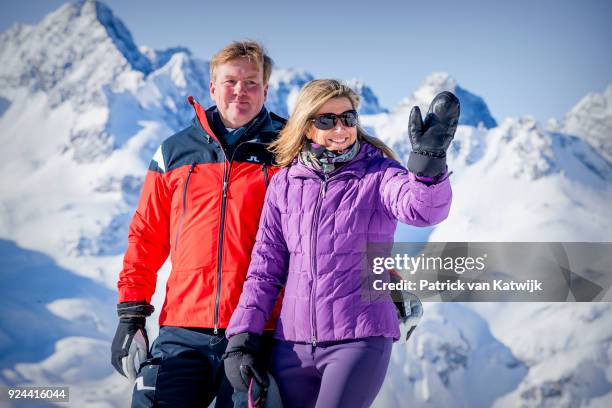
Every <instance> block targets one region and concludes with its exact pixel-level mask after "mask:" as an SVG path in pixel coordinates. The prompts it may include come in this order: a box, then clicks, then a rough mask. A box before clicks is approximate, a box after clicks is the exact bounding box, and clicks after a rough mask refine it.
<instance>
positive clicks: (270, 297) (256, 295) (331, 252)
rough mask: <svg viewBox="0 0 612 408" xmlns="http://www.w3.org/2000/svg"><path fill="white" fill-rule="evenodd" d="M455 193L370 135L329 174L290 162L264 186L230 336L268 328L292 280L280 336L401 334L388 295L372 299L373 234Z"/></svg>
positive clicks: (431, 212) (387, 236)
mask: <svg viewBox="0 0 612 408" xmlns="http://www.w3.org/2000/svg"><path fill="white" fill-rule="evenodd" d="M451 196H452V193H451V187H450V182H449V180H448V177H446V178H445V179H444V180H443V181H441V182H439V183H437V184H434V185H431V186H428V185H426V184H424V183H422V182H419V181H417V180H416V178H415V176H414V175H413V174H412V173H409V172H408V170H406V169H405V168H404V167H402V166H401V165H400V164H399V163H397V162H396V161H394V160H391V159H388V158H385V157H383V155H382V152H381V151H380V150H379V149H378V148H376V147H374V146H372V145H370V144H368V143H365V142H363V143H362V147H361V150H360V151H359V153H358V154H357V156H356V157H355V158H354V159H353V160H352V161H350V162H349V163H347V164H345V165H344V166H342V167H341V168H340V169H338V170H337V171H334V172H332V173H331V174H330V176H329V178H328V179H327V180H325V178H324V176H323V174H322V173H317V172H316V171H314V170H312V169H310V168H309V167H307V166H305V165H304V164H302V163H301V162H294V164H293V165H291V166H289V167H287V168H284V169H283V170H281V171H280V172H278V173H277V174H276V175H275V176H274V177H273V179H272V181H271V183H270V187H269V189H268V191H267V193H266V200H265V203H264V208H263V212H262V215H261V221H260V223H259V231H258V233H257V239H256V242H255V246H254V247H253V252H252V255H251V264H250V266H249V271H248V274H247V280H246V281H245V283H244V286H243V289H242V295H241V296H240V302H239V304H238V307H237V308H236V310H235V311H234V314H233V315H232V318H231V320H230V324H229V326H228V328H227V331H226V336H227V337H228V338H229V337H231V336H233V335H235V334H237V333H243V332H251V333H258V334H259V333H262V331H263V329H264V326H265V323H266V320H267V319H268V318H269V316H270V314H271V312H272V309H273V307H274V304H275V301H276V299H277V297H278V295H279V293H280V291H281V289H282V288H283V287H284V288H285V292H284V297H283V303H282V309H281V314H280V317H279V319H278V321H277V323H276V331H275V333H274V337H275V338H277V339H281V340H287V341H293V342H306V343H313V344H316V342H321V341H337V340H346V339H357V338H363V337H369V336H383V337H392V338H394V339H398V338H399V335H400V333H399V324H398V318H397V312H396V309H395V306H394V304H393V303H392V301H391V298H390V296H389V295H388V294H385V296H386V298H385V300H384V301H380V300H377V301H375V302H374V301H368V298H367V296H364V295H363V293H364V292H363V291H364V289H362V281H363V276H364V275H363V260H364V259H365V247H366V243H367V242H393V235H394V233H395V228H396V226H397V221H398V220H399V221H401V222H404V223H406V224H412V225H416V226H428V225H433V224H437V223H439V222H441V221H442V220H444V219H445V218H446V217H447V215H448V212H449V209H450V203H451ZM372 290H373V289H372ZM378 295H380V293H379V294H378ZM377 297H378V298H380V296H377Z"/></svg>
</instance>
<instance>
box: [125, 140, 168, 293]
mask: <svg viewBox="0 0 612 408" xmlns="http://www.w3.org/2000/svg"><path fill="white" fill-rule="evenodd" d="M163 169H164V164H163V156H162V153H161V147H160V148H159V149H158V151H157V153H156V154H155V156H154V158H153V160H152V161H151V165H150V166H149V171H148V172H147V175H146V177H145V180H144V184H143V186H142V192H141V193H140V201H139V202H138V207H137V208H136V213H135V214H134V217H133V218H132V222H131V223H130V228H129V231H128V245H127V250H126V252H125V255H124V257H123V270H122V271H121V273H120V274H119V281H118V283H117V287H118V289H119V303H121V302H128V301H140V300H144V301H146V302H151V297H152V296H153V293H154V292H155V284H156V282H157V271H158V270H159V268H161V266H162V265H163V263H164V261H165V260H166V258H167V257H168V254H169V252H170V202H171V200H172V197H171V193H170V191H169V189H168V186H167V184H166V179H165V173H164V170H163Z"/></svg>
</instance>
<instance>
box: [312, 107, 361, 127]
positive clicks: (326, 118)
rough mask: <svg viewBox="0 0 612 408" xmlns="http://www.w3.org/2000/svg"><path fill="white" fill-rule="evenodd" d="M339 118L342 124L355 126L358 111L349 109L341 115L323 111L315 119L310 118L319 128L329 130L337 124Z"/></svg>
mask: <svg viewBox="0 0 612 408" xmlns="http://www.w3.org/2000/svg"><path fill="white" fill-rule="evenodd" d="M338 119H340V120H341V121H342V124H343V125H344V126H346V127H355V126H357V111H356V110H348V111H346V112H342V113H341V114H339V115H336V114H335V113H323V114H321V115H319V116H317V117H316V118H314V119H310V121H311V122H313V123H314V125H315V127H316V128H317V129H320V130H329V129H333V128H334V126H336V123H338Z"/></svg>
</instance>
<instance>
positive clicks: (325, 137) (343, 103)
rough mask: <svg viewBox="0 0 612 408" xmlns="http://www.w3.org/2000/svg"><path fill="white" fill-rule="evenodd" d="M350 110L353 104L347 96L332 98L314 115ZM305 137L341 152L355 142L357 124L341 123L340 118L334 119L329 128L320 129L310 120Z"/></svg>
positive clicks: (338, 113) (340, 112) (337, 113)
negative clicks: (332, 124) (333, 123)
mask: <svg viewBox="0 0 612 408" xmlns="http://www.w3.org/2000/svg"><path fill="white" fill-rule="evenodd" d="M352 110H353V105H351V101H350V100H349V99H348V98H346V97H339V98H332V99H330V100H329V101H327V102H325V104H324V105H323V106H321V109H319V111H318V112H317V113H316V114H315V117H317V116H320V115H323V114H326V113H333V114H336V115H340V114H342V113H344V112H347V111H352ZM306 137H307V138H308V139H310V140H312V142H313V143H316V144H319V145H321V146H324V147H325V148H326V149H327V150H331V151H335V152H343V151H344V150H346V149H347V148H348V147H349V146H351V145H352V144H353V143H355V140H356V139H357V126H353V127H349V126H346V125H345V124H344V123H342V120H340V119H336V124H335V125H334V126H333V127H332V128H331V129H329V130H321V129H318V128H317V127H316V126H315V124H314V123H313V122H311V123H310V127H309V128H308V131H307V132H306Z"/></svg>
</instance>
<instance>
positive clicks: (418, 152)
mask: <svg viewBox="0 0 612 408" xmlns="http://www.w3.org/2000/svg"><path fill="white" fill-rule="evenodd" d="M457 123H459V99H457V97H456V96H455V95H453V94H452V93H451V92H448V91H444V92H441V93H439V94H438V95H436V97H435V98H434V99H433V101H431V105H429V111H428V112H427V116H425V120H422V118H421V110H420V109H419V107H418V106H414V107H413V108H412V111H410V119H409V120H408V135H409V136H410V143H411V144H412V153H410V158H409V159H408V170H410V171H411V172H412V173H414V174H416V175H417V176H427V177H436V176H439V175H440V174H442V173H444V171H445V170H446V150H447V149H448V146H449V145H450V143H451V141H452V140H453V137H454V136H455V130H456V129H457Z"/></svg>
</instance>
